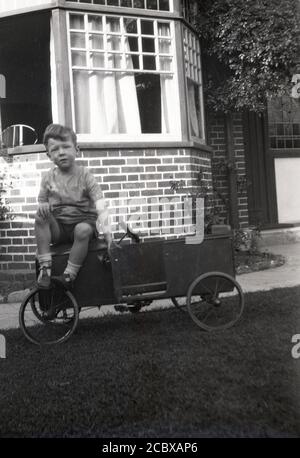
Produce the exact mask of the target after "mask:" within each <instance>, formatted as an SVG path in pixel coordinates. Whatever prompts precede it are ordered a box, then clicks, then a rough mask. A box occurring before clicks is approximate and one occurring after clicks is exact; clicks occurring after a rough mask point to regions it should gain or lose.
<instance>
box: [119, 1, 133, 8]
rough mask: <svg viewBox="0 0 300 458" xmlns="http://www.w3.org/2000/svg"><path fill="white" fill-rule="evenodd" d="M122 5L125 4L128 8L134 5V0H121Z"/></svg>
mask: <svg viewBox="0 0 300 458" xmlns="http://www.w3.org/2000/svg"><path fill="white" fill-rule="evenodd" d="M121 6H125V7H127V8H131V7H132V0H121Z"/></svg>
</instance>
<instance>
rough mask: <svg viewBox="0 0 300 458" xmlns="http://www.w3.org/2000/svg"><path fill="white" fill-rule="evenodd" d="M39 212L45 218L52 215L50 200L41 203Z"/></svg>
mask: <svg viewBox="0 0 300 458" xmlns="http://www.w3.org/2000/svg"><path fill="white" fill-rule="evenodd" d="M37 214H38V215H39V216H41V217H42V218H43V219H47V218H49V215H50V205H49V203H48V202H43V203H41V204H39V206H38V210H37Z"/></svg>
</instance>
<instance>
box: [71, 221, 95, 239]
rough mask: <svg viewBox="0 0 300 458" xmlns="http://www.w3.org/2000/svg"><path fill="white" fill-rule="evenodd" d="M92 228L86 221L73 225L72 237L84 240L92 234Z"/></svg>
mask: <svg viewBox="0 0 300 458" xmlns="http://www.w3.org/2000/svg"><path fill="white" fill-rule="evenodd" d="M92 232H93V230H92V228H91V226H90V225H89V224H87V223H79V224H77V226H76V227H75V230H74V238H75V239H77V240H85V239H87V238H90V236H91V235H92Z"/></svg>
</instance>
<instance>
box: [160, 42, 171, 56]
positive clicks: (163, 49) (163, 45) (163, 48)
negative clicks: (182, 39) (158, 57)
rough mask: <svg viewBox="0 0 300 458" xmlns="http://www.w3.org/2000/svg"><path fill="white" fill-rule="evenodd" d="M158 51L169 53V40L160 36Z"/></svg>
mask: <svg viewBox="0 0 300 458" xmlns="http://www.w3.org/2000/svg"><path fill="white" fill-rule="evenodd" d="M158 51H159V52H160V53H163V54H170V52H171V40H166V39H163V38H160V39H159V41H158Z"/></svg>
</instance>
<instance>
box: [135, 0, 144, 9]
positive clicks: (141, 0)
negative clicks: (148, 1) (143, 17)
mask: <svg viewBox="0 0 300 458" xmlns="http://www.w3.org/2000/svg"><path fill="white" fill-rule="evenodd" d="M133 7H134V8H145V0H133Z"/></svg>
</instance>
